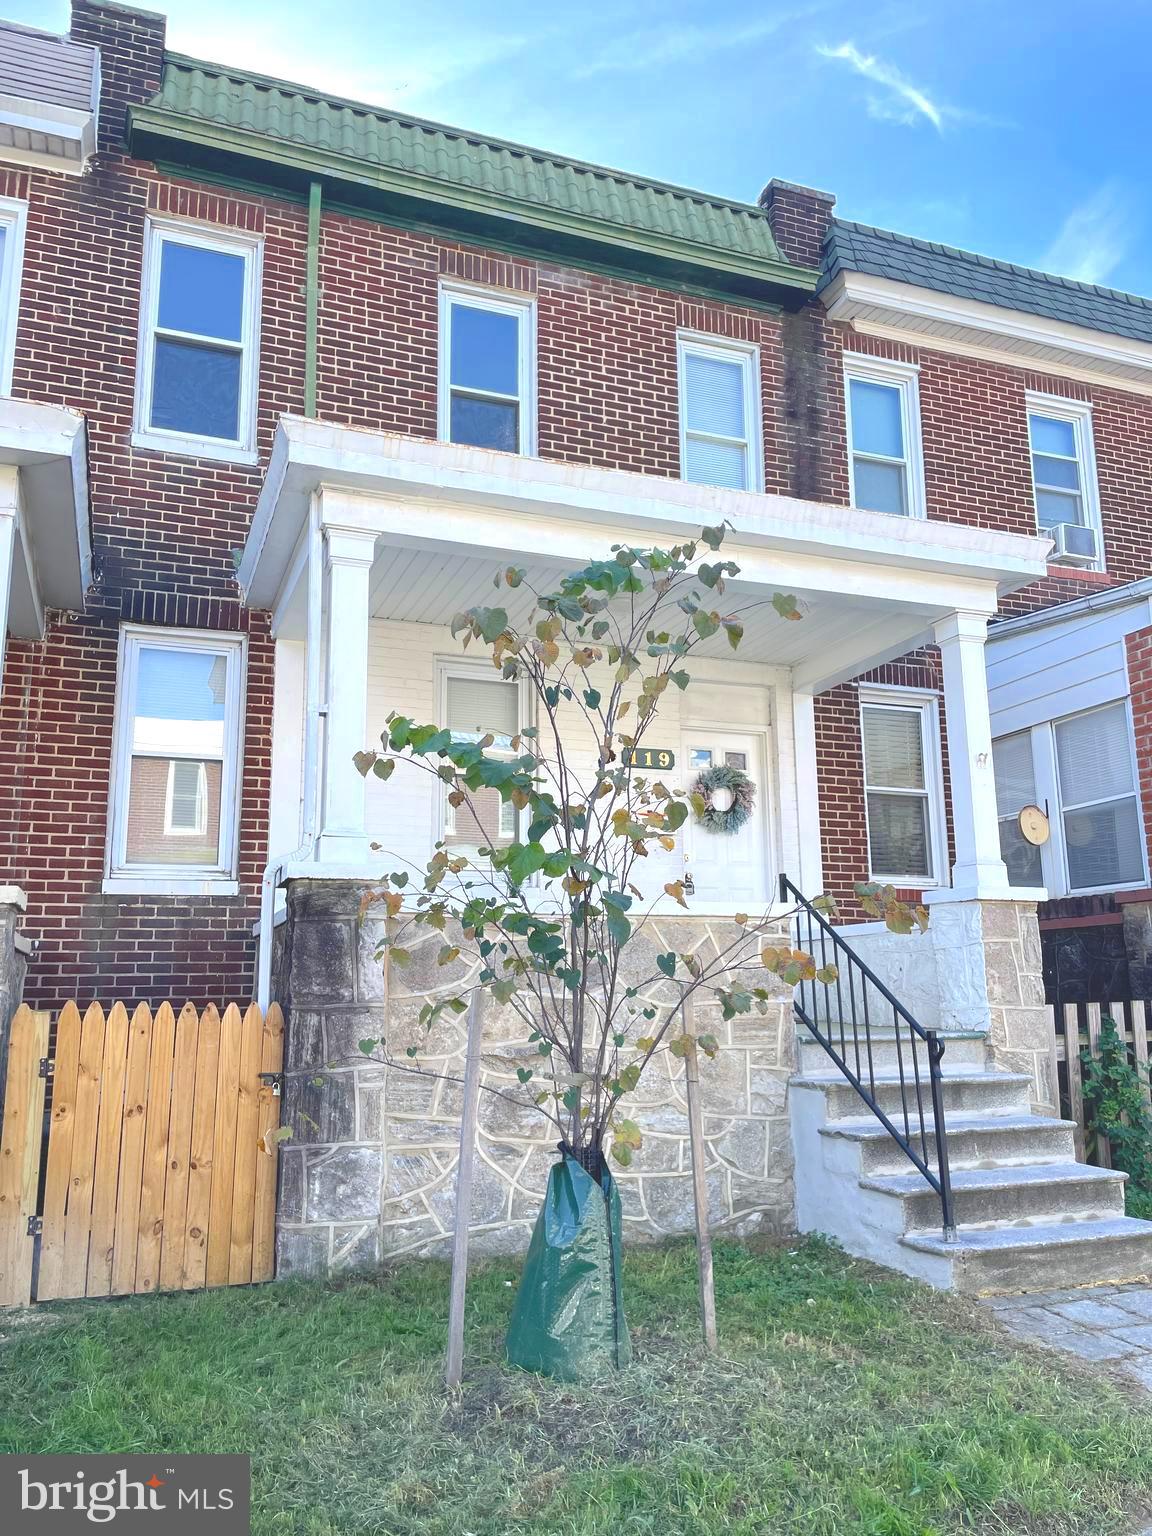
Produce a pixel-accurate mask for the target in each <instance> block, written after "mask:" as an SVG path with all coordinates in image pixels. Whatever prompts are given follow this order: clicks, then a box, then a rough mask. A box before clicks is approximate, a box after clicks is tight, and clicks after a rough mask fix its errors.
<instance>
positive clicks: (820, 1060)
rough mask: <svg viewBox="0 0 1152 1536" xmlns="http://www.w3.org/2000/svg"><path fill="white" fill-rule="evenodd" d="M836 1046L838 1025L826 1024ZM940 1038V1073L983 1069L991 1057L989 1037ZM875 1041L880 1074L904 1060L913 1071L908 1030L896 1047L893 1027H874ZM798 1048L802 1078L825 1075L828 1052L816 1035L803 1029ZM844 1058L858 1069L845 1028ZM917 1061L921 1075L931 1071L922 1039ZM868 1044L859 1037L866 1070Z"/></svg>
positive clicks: (874, 1062) (949, 1035) (976, 1033)
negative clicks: (941, 1043)
mask: <svg viewBox="0 0 1152 1536" xmlns="http://www.w3.org/2000/svg"><path fill="white" fill-rule="evenodd" d="M827 1029H828V1032H829V1034H830V1036H831V1038H832V1041H833V1044H834V1045H835V1046H836V1047H837V1048H838V1049H839V1046H840V1031H839V1026H838V1025H837V1024H835V1023H831V1024H829V1025H827ZM940 1038H941V1039H942V1040H943V1042H944V1056H943V1058H942V1060H941V1062H940V1067H941V1070H942V1071H943V1072H945V1073H950V1072H953V1071H956V1070H957V1069H960V1070H963V1069H965V1068H971V1067H982V1066H984V1065H985V1063H986V1061H987V1058H988V1037H987V1035H985V1034H983V1033H981V1032H979V1031H976V1030H972V1031H967V1032H964V1033H961V1032H959V1031H952V1032H949V1033H944V1032H943V1031H941V1035H940ZM870 1039H871V1042H872V1066H873V1070H874V1071H877V1072H886V1071H892V1070H895V1068H896V1066H897V1064H898V1062H899V1061H900V1059H901V1058H902V1059H903V1061H904V1068H905V1071H907V1072H910V1071H911V1070H912V1056H911V1049H912V1047H911V1041H910V1039H909V1033H908V1031H907V1030H901V1031H900V1037H899V1045H897V1037H896V1033H895V1031H894V1030H893V1029H891V1028H880V1027H874V1028H873V1029H872V1030H871V1032H870ZM796 1041H797V1048H798V1058H797V1059H798V1061H799V1063H800V1072H801V1075H807V1074H808V1073H810V1072H817V1073H818V1072H823V1071H826V1070H827V1065H828V1061H829V1057H828V1053H827V1052H826V1051H825V1049H824V1047H823V1046H822V1045H821V1044H820V1042H819V1040H817V1039H816V1038H815V1036H813V1035H811V1034H809V1032H808V1030H807V1029H805V1028H801V1029H800V1030H799V1031H798V1032H797V1036H796ZM844 1041H845V1048H846V1050H845V1059H846V1060H847V1062H848V1064H849V1066H851V1067H852V1070H853V1071H855V1070H856V1050H855V1036H854V1034H853V1032H852V1030H851V1029H849V1028H848V1027H847V1026H845V1030H844ZM916 1060H917V1063H918V1064H919V1066H920V1070H921V1073H922V1074H926V1073H927V1071H928V1047H927V1045H926V1044H925V1042H924V1041H923V1040H919V1039H917V1041H916ZM867 1061H868V1045H867V1042H866V1040H865V1038H864V1036H863V1035H861V1037H860V1062H861V1067H862V1069H863V1070H865V1071H866V1070H867V1066H866V1064H867Z"/></svg>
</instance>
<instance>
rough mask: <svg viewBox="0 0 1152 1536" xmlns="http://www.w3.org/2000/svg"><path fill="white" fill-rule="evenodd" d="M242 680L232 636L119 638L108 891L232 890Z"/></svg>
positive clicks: (239, 645)
mask: <svg viewBox="0 0 1152 1536" xmlns="http://www.w3.org/2000/svg"><path fill="white" fill-rule="evenodd" d="M243 673H244V641H243V638H242V637H240V636H236V635H227V636H226V635H218V634H214V633H205V632H203V631H186V630H168V629H152V628H143V627H136V626H126V627H125V628H124V629H123V630H122V632H121V641H120V668H119V681H118V692H117V702H116V725H115V746H114V759H113V779H112V800H111V818H110V836H109V848H108V879H107V880H106V882H105V885H106V888H109V889H121V888H123V886H124V885H125V883H128V884H130V885H131V887H132V888H133V889H135V890H139V891H142V892H144V891H157V892H165V891H175V892H180V891H198V890H203V889H206V888H211V887H213V886H219V884H220V883H221V882H225V883H227V882H234V880H235V872H236V831H237V801H238V797H239V784H240V747H241V715H242V703H243Z"/></svg>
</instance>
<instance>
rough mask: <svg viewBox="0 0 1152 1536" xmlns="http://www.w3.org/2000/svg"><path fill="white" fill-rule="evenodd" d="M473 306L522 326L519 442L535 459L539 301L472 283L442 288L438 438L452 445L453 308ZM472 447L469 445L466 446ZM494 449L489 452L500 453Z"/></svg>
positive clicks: (519, 448) (523, 451)
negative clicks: (537, 314)
mask: <svg viewBox="0 0 1152 1536" xmlns="http://www.w3.org/2000/svg"><path fill="white" fill-rule="evenodd" d="M455 304H469V305H471V306H472V308H473V309H487V310H492V311H494V312H495V313H496V314H501V315H511V316H513V318H514V319H516V320H517V322H518V323H519V332H518V335H519V344H520V345H519V359H518V362H519V373H520V395H519V398H518V400H517V404H518V405H519V407H520V412H519V428H520V431H519V442H518V444H517V447H516V451H517V453H520V454H524V455H526V456H528V457H531V456H532V455H533V454H535V452H536V411H537V396H536V301H535V300H534V299H530V298H520V297H517V296H516V295H515V294H511V293H505V292H503V291H502V290H500V289H495V288H479V287H473V286H472V284H470V283H446V282H442V283H441V284H440V311H439V347H438V356H437V369H436V415H437V425H436V435H437V437H438V438H439V439H440V441H441V442H444V443H450V442H451V441H452V435H451V434H452V392H453V391H452V308H453V305H455ZM464 393H466V394H476V395H482V396H484V398H486V399H506V400H513V399H515V398H516V397H515V396H512V395H504V396H498V395H496V394H493V393H491V392H489V393H485V391H483V390H465V391H464ZM462 446H463V447H468V446H469V445H468V444H466V443H465V444H462ZM497 451H498V450H496V449H490V450H489V452H497Z"/></svg>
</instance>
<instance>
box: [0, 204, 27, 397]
mask: <svg viewBox="0 0 1152 1536" xmlns="http://www.w3.org/2000/svg"><path fill="white" fill-rule="evenodd" d="M0 225H3V227H4V231H5V235H6V239H5V241H4V260H3V262H2V263H0V395H10V394H11V393H12V371H13V369H14V367H15V364H16V331H17V328H18V326H19V323H20V284H21V280H22V278H23V275H24V235H25V232H26V230H27V228H28V204H27V203H22V202H18V201H17V199H16V198H13V197H0Z"/></svg>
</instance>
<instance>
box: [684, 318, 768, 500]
mask: <svg viewBox="0 0 1152 1536" xmlns="http://www.w3.org/2000/svg"><path fill="white" fill-rule="evenodd" d="M679 364H680V369H679V371H680V474H681V478H682V479H684V480H690V481H692V483H693V484H695V485H721V486H726V487H728V488H729V489H730V490H734V491H758V490H760V489H761V483H760V481H761V475H760V454H759V441H758V438H759V412H758V410H757V408H756V401H757V384H758V376H759V369H758V367H757V354H756V352H755V350H754V349H752V348H749V347H735V346H731V347H726V346H722V345H719V344H716V343H711V342H707V341H697V340H695V339H694V338H692V337H688V336H682V337H681V338H680V344H679Z"/></svg>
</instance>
